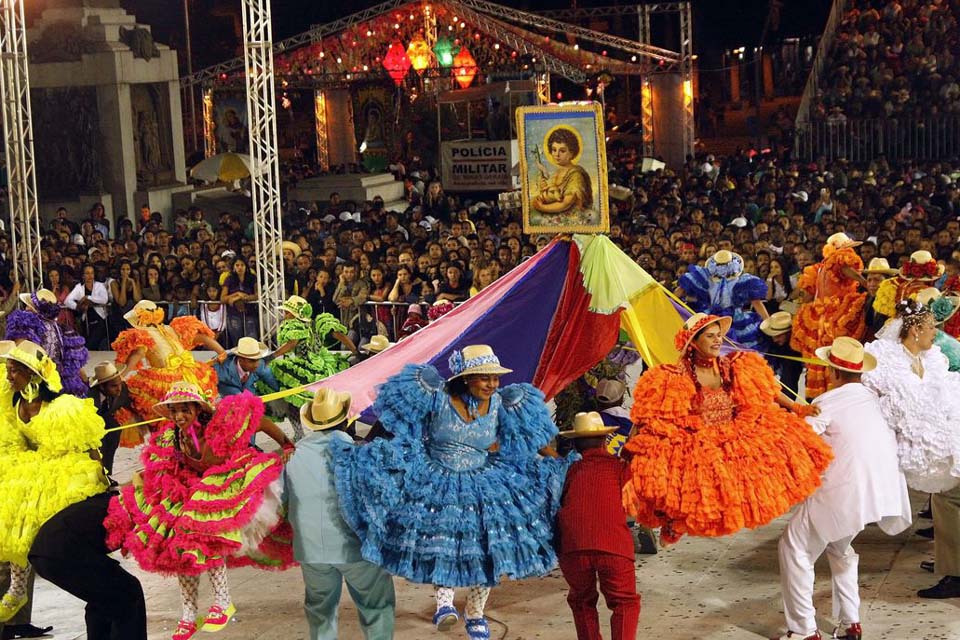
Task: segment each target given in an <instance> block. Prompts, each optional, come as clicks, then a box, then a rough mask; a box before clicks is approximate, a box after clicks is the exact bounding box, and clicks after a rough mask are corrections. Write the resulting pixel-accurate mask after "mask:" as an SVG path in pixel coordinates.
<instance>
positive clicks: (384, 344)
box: [360, 334, 393, 353]
mask: <svg viewBox="0 0 960 640" xmlns="http://www.w3.org/2000/svg"><path fill="white" fill-rule="evenodd" d="M392 346H393V343H392V342H390V339H389V338H387V336H382V335H380V334H377V335H375V336H372V337H371V338H370V342H368V343H367V344H365V345H363V346H362V347H360V350H361V351H367V352H369V353H380V352H381V351H383V350H385V349H389V348H390V347H392Z"/></svg>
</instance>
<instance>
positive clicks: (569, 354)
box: [533, 242, 620, 400]
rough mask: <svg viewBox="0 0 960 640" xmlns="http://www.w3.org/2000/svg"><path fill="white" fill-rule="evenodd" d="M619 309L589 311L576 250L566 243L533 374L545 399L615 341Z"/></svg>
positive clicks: (618, 323)
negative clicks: (559, 284) (563, 270)
mask: <svg viewBox="0 0 960 640" xmlns="http://www.w3.org/2000/svg"><path fill="white" fill-rule="evenodd" d="M619 335H620V310H617V312H616V313H612V314H610V315H604V314H601V313H594V312H592V311H590V294H589V293H587V290H586V289H585V288H584V286H583V277H582V276H581V274H580V250H579V249H578V248H577V244H576V243H575V242H571V243H570V259H569V260H568V261H567V275H566V280H565V282H564V287H563V293H562V294H561V295H560V300H559V301H558V303H557V310H556V313H554V315H553V322H551V323H550V333H549V334H547V341H546V343H545V344H544V346H543V353H542V354H541V355H540V365H539V366H538V367H537V373H536V375H534V377H533V384H534V386H535V387H537V388H538V389H540V390H541V391H543V393H544V394H546V396H547V399H548V400H549V399H550V398H552V397H553V396H555V395H557V394H558V393H559V392H560V391H561V390H562V389H563V388H564V387H566V386H567V385H568V384H570V383H571V382H573V381H574V380H576V379H577V378H579V377H580V376H582V375H583V374H584V373H586V372H587V371H588V370H589V369H590V368H591V367H592V366H593V365H595V364H597V363H598V362H600V361H601V360H602V359H603V358H604V357H605V356H606V355H607V354H608V353H610V350H611V349H613V347H614V345H615V344H616V343H617V338H618V336H619Z"/></svg>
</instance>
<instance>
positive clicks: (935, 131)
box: [794, 115, 960, 162]
mask: <svg viewBox="0 0 960 640" xmlns="http://www.w3.org/2000/svg"><path fill="white" fill-rule="evenodd" d="M880 155H883V156H886V158H887V159H888V160H890V161H901V160H947V159H953V158H956V157H957V156H960V115H948V116H941V117H928V118H878V119H865V118H864V119H848V120H845V121H842V122H830V121H826V120H816V121H811V122H802V123H798V125H797V132H796V148H795V149H794V156H795V157H796V158H797V159H799V160H805V161H810V160H816V159H817V158H819V157H821V156H822V157H824V158H825V159H826V160H827V161H828V162H830V161H833V160H836V159H839V158H844V159H846V160H849V161H850V162H870V161H871V160H874V159H876V158H877V157H878V156H880Z"/></svg>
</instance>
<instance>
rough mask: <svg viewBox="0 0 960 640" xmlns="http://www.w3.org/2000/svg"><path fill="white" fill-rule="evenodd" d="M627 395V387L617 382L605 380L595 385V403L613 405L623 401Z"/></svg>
mask: <svg viewBox="0 0 960 640" xmlns="http://www.w3.org/2000/svg"><path fill="white" fill-rule="evenodd" d="M626 393H627V385H625V384H623V383H622V382H621V381H619V380H613V379H610V378H605V379H603V380H600V381H599V382H598V383H597V402H602V403H603V404H615V403H618V402H620V401H621V400H623V396H624V395H626Z"/></svg>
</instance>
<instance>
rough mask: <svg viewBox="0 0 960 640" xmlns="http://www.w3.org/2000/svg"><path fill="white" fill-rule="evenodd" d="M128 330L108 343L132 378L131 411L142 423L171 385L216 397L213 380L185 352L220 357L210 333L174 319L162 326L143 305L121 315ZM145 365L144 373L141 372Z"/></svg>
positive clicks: (159, 313) (158, 315)
mask: <svg viewBox="0 0 960 640" xmlns="http://www.w3.org/2000/svg"><path fill="white" fill-rule="evenodd" d="M123 317H124V319H125V320H126V321H127V322H129V323H130V325H131V326H132V327H133V328H132V329H127V330H126V331H123V332H121V333H120V335H119V336H117V339H116V340H114V341H113V345H112V346H113V349H114V351H116V352H117V362H118V363H122V364H126V365H127V369H128V371H133V372H135V373H134V374H133V376H131V377H130V378H129V379H128V380H127V386H128V387H129V389H130V396H131V397H132V398H133V407H134V409H136V411H137V413H139V414H140V415H141V416H143V417H144V418H151V417H154V416H155V412H154V409H153V407H154V405H156V404H157V403H158V402H160V400H161V399H162V398H163V396H164V395H165V394H166V393H167V391H169V390H170V386H171V385H172V384H173V383H174V382H183V381H186V382H192V383H193V384H196V385H198V386H199V387H200V388H201V389H202V390H203V392H204V394H206V397H208V398H215V397H216V396H217V374H216V372H215V371H214V370H213V367H211V366H210V365H209V364H207V363H206V362H197V361H196V360H194V359H193V354H191V353H190V351H191V350H192V349H194V348H196V347H201V346H202V347H205V348H207V349H210V350H211V351H215V352H216V353H217V354H218V355H222V354H224V353H225V352H224V349H223V347H222V346H220V344H219V343H218V342H217V341H216V339H215V335H214V333H213V331H211V330H210V329H209V328H208V327H207V326H206V325H205V324H203V323H202V322H200V320H198V319H197V318H194V317H193V316H183V317H179V318H174V319H173V320H172V321H171V322H170V324H169V325H165V324H163V309H159V308H158V307H157V305H156V304H155V303H153V302H151V301H149V300H141V301H140V302H138V303H137V304H136V305H135V306H134V307H133V309H131V310H130V311H128V312H127V313H125V314H124V316H123ZM144 360H146V363H147V364H149V365H150V366H149V367H144V366H142V365H143V363H144Z"/></svg>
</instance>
